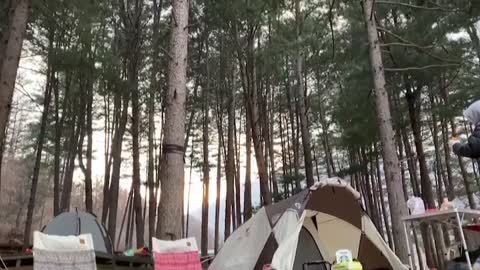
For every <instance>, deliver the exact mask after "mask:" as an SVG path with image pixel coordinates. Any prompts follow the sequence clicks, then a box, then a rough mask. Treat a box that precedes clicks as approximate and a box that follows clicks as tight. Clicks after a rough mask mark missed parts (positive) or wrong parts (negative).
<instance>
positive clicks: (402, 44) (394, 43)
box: [380, 42, 435, 50]
mask: <svg viewBox="0 0 480 270" xmlns="http://www.w3.org/2000/svg"><path fill="white" fill-rule="evenodd" d="M391 46H399V47H414V48H417V49H421V50H424V49H432V48H434V47H435V46H433V45H430V46H425V47H423V46H420V45H417V44H412V43H402V42H390V43H383V44H380V47H391Z"/></svg>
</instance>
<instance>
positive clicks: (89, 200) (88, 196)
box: [85, 74, 93, 213]
mask: <svg viewBox="0 0 480 270" xmlns="http://www.w3.org/2000/svg"><path fill="white" fill-rule="evenodd" d="M89 75H90V76H93V74H89ZM92 107H93V81H92V79H91V77H90V78H89V79H87V123H86V124H87V127H86V131H87V167H86V175H85V209H86V210H87V212H89V213H93V197H92V193H93V183H92V182H93V181H92V155H93V127H92V125H93V123H92V117H93V115H92V114H93V108H92Z"/></svg>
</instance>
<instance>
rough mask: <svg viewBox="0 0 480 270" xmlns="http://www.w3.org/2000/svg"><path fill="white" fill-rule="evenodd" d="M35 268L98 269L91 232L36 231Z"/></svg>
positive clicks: (51, 269) (46, 269)
mask: <svg viewBox="0 0 480 270" xmlns="http://www.w3.org/2000/svg"><path fill="white" fill-rule="evenodd" d="M33 239H34V240H33V261H34V262H33V268H34V270H96V269H97V265H96V262H95V251H94V248H93V239H92V235H91V234H82V235H79V236H73V235H72V236H56V235H47V234H43V233H41V232H35V233H34V236H33Z"/></svg>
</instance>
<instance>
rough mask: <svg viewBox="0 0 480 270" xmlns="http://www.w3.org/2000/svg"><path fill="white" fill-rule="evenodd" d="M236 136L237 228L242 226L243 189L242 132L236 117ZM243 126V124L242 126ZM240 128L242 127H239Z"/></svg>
mask: <svg viewBox="0 0 480 270" xmlns="http://www.w3.org/2000/svg"><path fill="white" fill-rule="evenodd" d="M233 123H234V125H233V126H234V135H233V137H234V138H235V147H234V148H235V210H236V219H237V227H239V226H240V225H242V198H241V197H242V196H241V194H242V189H241V187H240V186H241V184H240V182H241V179H240V170H241V168H240V163H241V162H240V135H237V133H240V132H239V131H240V130H237V119H236V117H234V122H233ZM240 125H241V124H240ZM239 128H240V127H239Z"/></svg>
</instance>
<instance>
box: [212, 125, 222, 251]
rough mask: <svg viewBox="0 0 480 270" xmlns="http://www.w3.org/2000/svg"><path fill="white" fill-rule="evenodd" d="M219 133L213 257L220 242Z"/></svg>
mask: <svg viewBox="0 0 480 270" xmlns="http://www.w3.org/2000/svg"><path fill="white" fill-rule="evenodd" d="M220 136H221V133H220V132H218V152H217V189H216V199H215V243H214V250H215V255H217V254H218V251H219V244H220V243H219V242H220V191H221V188H222V138H221V137H220Z"/></svg>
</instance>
